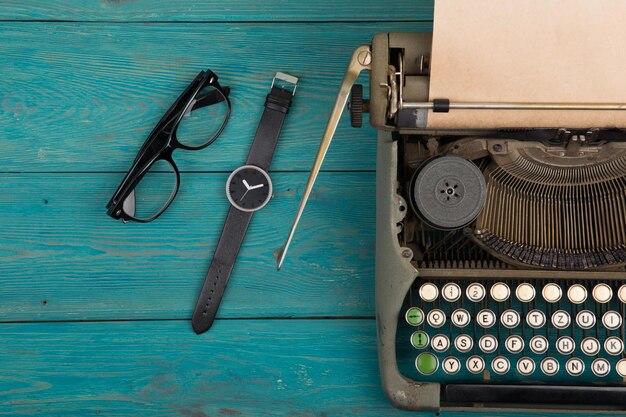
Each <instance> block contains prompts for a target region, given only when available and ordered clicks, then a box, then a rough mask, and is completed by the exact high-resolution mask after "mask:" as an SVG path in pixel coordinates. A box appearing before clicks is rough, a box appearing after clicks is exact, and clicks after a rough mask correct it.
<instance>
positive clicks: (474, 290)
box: [465, 282, 486, 303]
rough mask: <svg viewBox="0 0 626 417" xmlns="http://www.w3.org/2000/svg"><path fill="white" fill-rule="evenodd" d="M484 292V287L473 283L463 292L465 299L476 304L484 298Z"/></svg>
mask: <svg viewBox="0 0 626 417" xmlns="http://www.w3.org/2000/svg"><path fill="white" fill-rule="evenodd" d="M485 292H486V291H485V287H483V285H482V284H479V283H477V282H474V283H472V284H470V285H468V286H467V289H466V290H465V295H466V296H467V298H469V299H470V300H472V301H473V302H475V303H477V302H479V301H482V300H483V298H485Z"/></svg>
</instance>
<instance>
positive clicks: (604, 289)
mask: <svg viewBox="0 0 626 417" xmlns="http://www.w3.org/2000/svg"><path fill="white" fill-rule="evenodd" d="M591 294H592V295H593V299H594V300H596V301H597V302H598V303H600V304H606V303H608V302H609V301H611V298H612V297H613V290H612V289H611V287H609V286H608V285H606V284H598V285H596V286H595V287H593V291H591Z"/></svg>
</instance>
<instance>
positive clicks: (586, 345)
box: [580, 337, 600, 356]
mask: <svg viewBox="0 0 626 417" xmlns="http://www.w3.org/2000/svg"><path fill="white" fill-rule="evenodd" d="M580 349H581V350H582V351H583V353H584V354H585V355H587V356H596V355H597V354H598V352H600V342H598V339H596V338H594V337H585V338H584V339H583V341H582V342H580Z"/></svg>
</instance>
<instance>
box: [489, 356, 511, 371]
mask: <svg viewBox="0 0 626 417" xmlns="http://www.w3.org/2000/svg"><path fill="white" fill-rule="evenodd" d="M509 369H511V364H510V363H509V360H508V359H507V358H505V357H504V356H496V357H495V358H494V359H493V361H492V362H491V370H492V371H493V372H495V373H496V374H498V375H504V374H506V373H507V372H509Z"/></svg>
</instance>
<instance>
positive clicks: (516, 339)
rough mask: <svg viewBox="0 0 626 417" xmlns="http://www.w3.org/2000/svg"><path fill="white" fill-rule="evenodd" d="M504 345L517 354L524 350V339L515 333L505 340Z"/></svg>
mask: <svg viewBox="0 0 626 417" xmlns="http://www.w3.org/2000/svg"><path fill="white" fill-rule="evenodd" d="M504 346H505V347H506V350H508V351H509V352H510V353H513V354H517V353H520V352H521V351H522V350H524V339H522V337H521V336H518V335H516V334H513V335H511V336H509V337H507V338H506V340H505V341H504Z"/></svg>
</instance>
